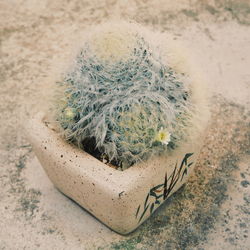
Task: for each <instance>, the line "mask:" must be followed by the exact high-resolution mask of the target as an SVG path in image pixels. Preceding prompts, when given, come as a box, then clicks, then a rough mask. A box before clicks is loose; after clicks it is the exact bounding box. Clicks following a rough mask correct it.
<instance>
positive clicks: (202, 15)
mask: <svg viewBox="0 0 250 250" xmlns="http://www.w3.org/2000/svg"><path fill="white" fill-rule="evenodd" d="M113 15H120V16H121V17H124V18H131V19H133V20H136V21H138V22H140V23H143V24H146V25H149V26H151V27H154V28H156V29H158V30H161V31H164V32H169V33H171V34H173V35H174V36H175V38H176V39H177V40H180V41H183V42H185V43H186V45H187V47H189V48H190V50H191V51H192V53H193V54H194V56H195V58H196V61H197V64H199V65H200V67H201V68H202V70H203V71H204V74H205V76H206V78H207V79H208V83H209V89H210V90H211V109H212V118H211V122H210V125H209V129H208V134H207V137H206V141H205V144H204V147H203V149H202V152H201V155H200V157H199V162H198V164H197V166H196V170H195V173H194V174H193V176H192V177H191V179H190V181H189V182H188V183H187V184H186V185H185V187H184V188H182V189H181V190H180V191H178V192H177V193H176V194H175V195H174V196H173V197H172V198H171V199H170V200H169V201H168V202H167V203H166V204H165V205H163V207H161V208H160V209H159V211H158V212H156V213H155V214H154V215H153V216H152V218H150V219H149V220H148V221H146V222H145V223H144V224H143V225H142V226H141V227H140V228H139V229H138V230H136V231H135V232H134V233H132V234H130V235H129V236H120V235H118V234H116V233H114V232H112V231H111V230H110V229H108V228H106V227H105V226H104V225H102V224H101V223H100V222H98V221H97V220H96V219H94V218H93V217H92V216H91V215H90V214H88V213H87V212H86V211H85V210H83V209H82V208H81V207H79V206H78V205H77V204H75V203H74V202H73V201H71V200H69V199H68V198H66V197H65V196H64V195H62V194H61V193H60V192H58V191H57V190H56V189H55V188H54V187H53V185H52V184H51V183H50V181H49V180H48V178H47V176H46V175H45V173H44V171H43V170H42V167H41V166H40V164H39V162H38V161H37V159H36V157H35V156H34V153H33V152H32V148H31V146H30V144H29V142H27V141H26V139H25V136H24V133H23V130H22V124H25V121H26V120H27V119H29V117H30V116H31V115H32V114H34V113H36V112H38V111H39V110H44V109H45V107H47V106H48V105H47V103H48V102H49V100H50V96H51V92H52V91H51V89H52V88H53V85H54V83H55V81H56V79H57V77H58V74H57V72H58V68H60V67H59V66H60V65H61V64H62V63H63V62H64V61H65V58H67V57H68V55H69V53H70V51H71V47H72V44H73V42H74V41H75V40H76V39H78V34H79V32H80V31H81V30H82V29H83V28H84V27H86V26H88V25H90V24H92V23H98V22H100V21H102V20H105V19H107V18H109V17H112V16H113ZM249 25H250V2H249V0H238V1H231V0H218V1H209V0H203V1H194V0H189V1H187V0H186V1H184V0H180V1H178V2H176V3H174V1H171V0H165V1H160V0H159V1H157V0H150V1H146V0H142V1H139V0H133V1H128V0H127V1H125V0H124V1H114V0H110V1H97V0H94V1H90V0H89V1H77V0H73V1H63V0H60V1H46V0H44V1H35V0H34V1H32V0H27V1H21V0H9V1H3V0H2V1H0V29H1V30H0V42H1V47H0V55H1V58H0V59H1V61H0V84H1V90H0V114H1V123H0V191H1V192H0V249H98V248H99V249H213V250H214V249H250V247H249V246H250V237H249V230H250V217H249V214H250V205H249V204H250V166H249V162H250V161H249V160H250V155H249V153H250V151H249V146H250V126H249V121H250V116H249V108H250V103H249V100H250V89H249V86H250V29H249V28H250V27H249Z"/></svg>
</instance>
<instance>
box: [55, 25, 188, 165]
mask: <svg viewBox="0 0 250 250" xmlns="http://www.w3.org/2000/svg"><path fill="white" fill-rule="evenodd" d="M60 86H62V87H63V89H64V91H63V95H62V96H61V98H60V102H58V112H57V120H58V121H59V122H60V124H61V126H62V127H63V128H64V130H65V132H66V133H65V134H66V137H67V139H68V140H71V141H73V142H74V143H76V144H77V145H78V146H80V147H82V148H83V149H84V150H86V151H91V150H92V151H95V152H98V153H99V158H100V157H103V158H106V159H107V160H108V161H109V162H113V163H115V164H116V165H119V166H120V167H122V168H123V169H125V168H127V167H129V166H131V165H133V164H134V163H137V162H139V161H142V160H146V159H148V158H149V157H150V156H152V155H153V154H160V153H162V152H166V151H169V150H173V149H175V148H176V147H177V146H178V145H179V143H180V142H181V141H182V140H184V139H185V133H186V127H188V126H189V124H190V119H191V116H192V105H191V101H190V95H191V90H190V89H189V87H188V84H186V83H185V77H184V76H183V74H179V73H177V72H175V71H174V70H173V69H172V68H171V66H170V65H166V64H165V63H163V62H162V59H161V51H160V49H159V48H157V47H156V46H154V45H153V43H152V42H150V41H149V40H147V38H146V37H145V36H144V34H143V32H141V29H140V27H139V26H137V25H135V24H127V23H122V24H120V25H115V26H112V25H110V24H106V25H103V26H101V28H99V29H96V30H95V31H93V32H92V33H91V34H90V35H88V36H87V37H86V39H85V40H84V43H83V46H82V47H81V49H80V50H79V52H78V54H77V56H76V60H75V62H74V64H73V66H72V67H71V69H70V70H69V71H68V72H67V74H66V75H64V79H63V81H61V82H60ZM92 153H93V152H92Z"/></svg>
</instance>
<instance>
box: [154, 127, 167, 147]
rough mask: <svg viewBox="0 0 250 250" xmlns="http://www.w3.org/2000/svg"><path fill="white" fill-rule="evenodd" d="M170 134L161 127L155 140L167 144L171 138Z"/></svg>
mask: <svg viewBox="0 0 250 250" xmlns="http://www.w3.org/2000/svg"><path fill="white" fill-rule="evenodd" d="M170 137H171V134H170V133H169V132H168V131H167V130H166V129H163V127H161V129H160V131H159V132H158V133H157V135H156V138H155V140H156V141H159V142H161V143H162V144H166V145H168V143H169V142H170V140H171V138H170Z"/></svg>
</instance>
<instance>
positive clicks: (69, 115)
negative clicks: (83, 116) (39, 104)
mask: <svg viewBox="0 0 250 250" xmlns="http://www.w3.org/2000/svg"><path fill="white" fill-rule="evenodd" d="M64 116H65V118H66V119H69V120H71V119H73V118H74V116H75V113H74V111H73V109H71V108H66V109H65V110H64Z"/></svg>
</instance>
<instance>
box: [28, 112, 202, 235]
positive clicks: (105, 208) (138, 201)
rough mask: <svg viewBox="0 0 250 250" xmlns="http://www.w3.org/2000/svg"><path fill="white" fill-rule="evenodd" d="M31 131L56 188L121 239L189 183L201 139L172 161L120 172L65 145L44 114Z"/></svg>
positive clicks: (31, 124) (156, 161)
mask: <svg viewBox="0 0 250 250" xmlns="http://www.w3.org/2000/svg"><path fill="white" fill-rule="evenodd" d="M27 131H28V139H29V140H30V142H31V144H32V146H33V149H34V151H35V154H36V155H37V157H38V159H39V161H40V162H41V164H42V166H43V168H44V170H45V171H46V173H47V175H48V177H49V178H50V180H51V181H52V182H53V184H54V185H55V186H56V187H57V188H58V189H59V190H60V191H61V192H62V193H64V194H65V195H66V196H68V197H70V198H71V199H73V200H74V201H76V202H77V203H78V204H80V205H81V206H82V207H84V208H85V209H86V210H88V211H89V212H90V213H91V214H92V215H94V216H95V217H96V218H98V219H99V220H100V221H102V222H103V223H104V224H105V225H107V226H108V227H110V228H111V229H113V230H114V231H116V232H118V233H121V234H127V233H129V232H131V231H133V230H135V229H136V228H137V227H138V226H139V225H140V224H141V223H143V221H145V220H146V219H147V218H148V217H149V216H150V215H151V214H152V213H153V212H154V211H155V210H156V209H157V208H158V207H159V206H160V205H161V204H163V202H164V201H165V200H166V199H167V198H168V197H169V196H170V195H172V194H173V193H174V192H175V191H177V190H178V189H179V188H180V187H181V186H182V185H183V184H184V183H185V182H186V181H187V179H188V176H189V175H190V173H191V172H192V170H193V168H194V165H195V162H196V159H197V157H198V153H199V150H200V146H201V143H202V139H201V138H202V136H201V135H200V136H199V135H198V136H196V140H195V142H192V143H188V144H186V145H183V147H182V148H180V149H178V150H177V151H176V152H175V153H173V154H171V155H168V156H162V157H157V158H154V159H151V160H149V161H147V162H145V163H141V164H138V165H135V166H133V167H130V168H129V169H127V170H125V171H119V170H116V169H114V168H112V167H109V166H107V165H106V164H104V163H102V162H101V161H99V160H97V159H96V158H94V157H93V156H91V155H89V154H87V153H86V152H84V151H82V150H80V149H78V148H76V147H75V146H73V145H71V144H69V143H67V142H65V141H64V140H63V139H62V138H61V137H60V136H59V135H58V133H57V132H56V131H55V130H53V129H51V128H50V126H48V123H47V122H45V119H44V117H43V115H41V114H40V115H37V116H36V117H35V118H33V119H32V120H31V121H30V122H29V124H28V126H27ZM197 138H200V140H199V141H197V140H198V139H197Z"/></svg>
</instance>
